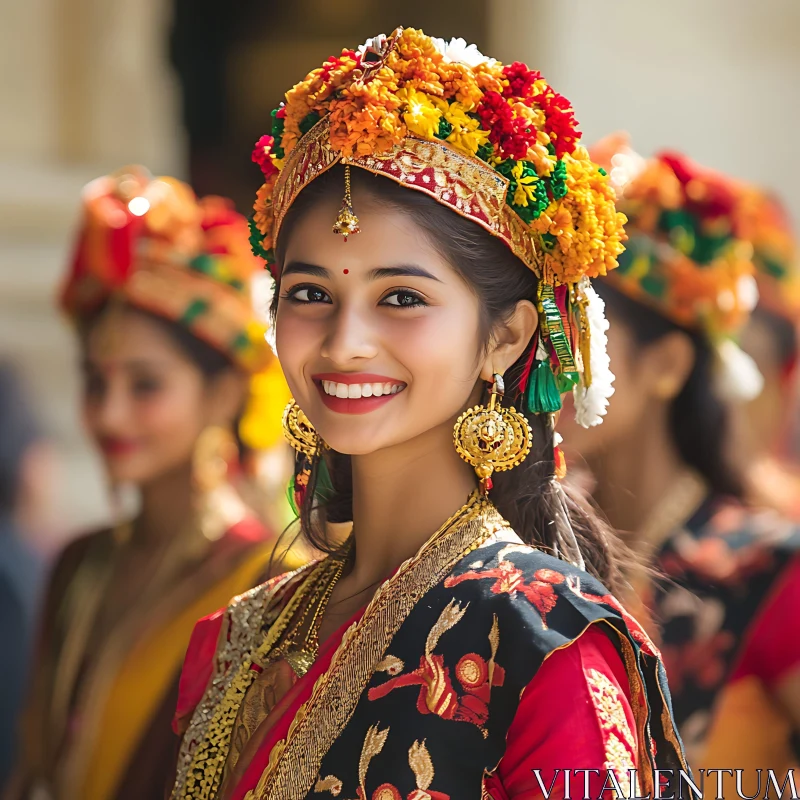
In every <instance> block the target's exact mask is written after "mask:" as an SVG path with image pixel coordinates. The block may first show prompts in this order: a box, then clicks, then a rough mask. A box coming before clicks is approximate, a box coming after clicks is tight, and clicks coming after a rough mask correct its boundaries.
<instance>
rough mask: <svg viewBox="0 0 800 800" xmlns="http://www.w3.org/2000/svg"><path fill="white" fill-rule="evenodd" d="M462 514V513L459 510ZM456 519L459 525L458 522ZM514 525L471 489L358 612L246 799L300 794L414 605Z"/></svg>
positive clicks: (290, 799)
mask: <svg viewBox="0 0 800 800" xmlns="http://www.w3.org/2000/svg"><path fill="white" fill-rule="evenodd" d="M462 514H463V516H461V515H462ZM453 526H455V527H453ZM504 530H509V528H508V523H507V522H506V521H505V520H504V519H503V518H502V517H501V516H500V514H499V513H498V512H497V510H496V509H495V508H494V506H493V505H491V503H489V501H487V500H484V499H483V498H481V497H479V496H476V495H473V498H472V500H471V502H470V504H469V505H468V506H467V507H466V508H465V509H462V511H461V512H460V514H459V515H457V516H456V517H455V518H452V519H450V520H448V521H447V522H446V523H445V525H443V526H442V528H441V529H440V531H439V532H438V533H437V534H435V535H434V536H433V537H432V538H431V539H430V540H428V542H427V543H426V544H425V545H423V547H422V548H421V549H420V551H419V552H418V553H417V554H416V555H415V556H414V557H413V558H411V559H409V560H408V561H406V562H405V563H404V564H402V565H401V566H400V568H399V570H398V571H397V572H396V573H395V574H394V575H393V576H392V577H391V578H389V580H387V581H386V582H385V583H384V584H383V585H382V586H381V587H380V588H379V589H378V591H377V592H376V593H375V595H374V597H373V598H372V600H371V602H370V603H369V605H368V606H367V609H366V611H365V612H364V615H363V616H362V617H361V619H360V620H359V621H358V622H356V623H354V624H353V625H352V626H351V627H350V628H349V629H348V630H347V631H346V632H345V634H344V636H343V638H342V641H341V644H340V645H339V647H338V648H337V650H336V652H335V653H334V655H333V659H332V661H331V664H330V667H329V668H328V670H327V671H326V672H325V673H323V674H322V675H321V676H320V677H319V678H318V679H317V682H316V684H315V685H314V688H313V690H312V692H311V697H310V698H309V699H308V700H307V701H306V703H304V704H303V706H301V708H300V709H299V710H298V712H297V715H296V716H295V718H294V720H293V721H292V724H291V726H290V728H289V731H288V733H287V736H286V739H285V740H282V741H280V742H278V743H277V744H276V745H275V747H274V748H273V750H272V752H271V753H270V757H269V764H268V765H267V768H266V769H265V770H264V772H263V773H262V775H261V778H260V780H259V782H258V785H257V786H256V788H255V790H253V791H250V792H248V793H247V795H246V796H245V800H303V798H305V797H306V796H307V794H308V792H309V790H310V789H311V787H312V786H313V785H314V781H315V780H316V777H317V773H318V771H319V767H320V764H321V762H322V759H323V757H324V756H325V754H326V753H327V752H328V750H330V748H331V746H332V744H333V742H334V741H335V740H336V738H337V737H338V736H339V734H340V733H341V731H342V730H343V729H344V727H345V725H346V724H347V722H348V720H349V719H350V717H351V716H352V714H353V712H354V711H355V708H356V705H357V703H358V701H359V699H360V697H361V695H362V693H363V691H364V689H365V687H366V686H367V684H368V683H369V680H370V678H371V677H372V674H373V672H374V670H375V665H376V664H377V663H378V662H379V661H380V660H381V658H382V657H383V655H384V653H385V651H386V649H387V647H388V646H389V644H390V643H391V641H392V639H393V637H394V636H395V634H396V633H397V631H398V629H399V628H400V626H401V625H402V623H403V622H404V621H405V619H406V617H407V616H408V614H409V613H410V611H411V610H412V609H413V607H414V606H415V604H416V603H417V602H419V600H420V599H421V598H422V597H423V596H424V595H425V593H426V592H428V591H429V590H430V589H431V588H433V587H434V586H435V585H436V584H437V583H439V582H440V581H441V580H442V579H443V578H444V577H445V576H446V575H447V574H448V573H449V572H450V570H451V569H452V568H453V566H454V565H455V564H456V563H458V561H459V560H460V559H461V558H463V557H464V555H465V554H466V553H469V552H471V551H472V550H474V549H476V548H477V547H479V546H481V545H482V544H484V543H485V542H487V541H488V540H489V539H491V538H492V537H493V536H496V535H498V534H500V533H501V532H502V531H504Z"/></svg>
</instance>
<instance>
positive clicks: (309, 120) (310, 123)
mask: <svg viewBox="0 0 800 800" xmlns="http://www.w3.org/2000/svg"><path fill="white" fill-rule="evenodd" d="M320 119H321V117H320V115H319V114H318V113H317V112H316V111H312V112H311V113H310V114H308V115H306V116H305V117H304V118H303V121H302V122H301V123H300V133H301V134H303V133H308V132H309V131H310V130H311V129H312V128H313V127H314V126H315V125H316V124H317V123H318V122H319V121H320ZM282 121H283V120H281V122H282Z"/></svg>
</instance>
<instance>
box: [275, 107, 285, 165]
mask: <svg viewBox="0 0 800 800" xmlns="http://www.w3.org/2000/svg"><path fill="white" fill-rule="evenodd" d="M279 111H280V108H275V109H273V111H272V114H271V116H272V131H271V134H272V138H273V139H275V144H274V146H273V148H272V152H273V153H274V154H275V158H283V157H284V156H285V155H286V153H285V152H284V150H283V148H282V147H281V142H282V141H283V128H284V125H285V123H284V121H283V120H282V119H281V118H280V117H279V116H278V112H279Z"/></svg>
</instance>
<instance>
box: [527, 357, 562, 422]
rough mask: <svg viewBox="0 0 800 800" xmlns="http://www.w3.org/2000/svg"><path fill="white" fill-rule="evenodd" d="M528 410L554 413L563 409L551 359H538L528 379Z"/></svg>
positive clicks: (534, 412) (536, 412)
mask: <svg viewBox="0 0 800 800" xmlns="http://www.w3.org/2000/svg"><path fill="white" fill-rule="evenodd" d="M527 394H528V397H527V404H528V411H530V412H531V413H532V414H554V413H555V412H556V411H560V410H561V394H560V393H559V391H558V386H557V385H556V376H555V375H553V370H552V368H551V366H550V362H549V361H538V360H537V361H536V364H535V366H534V368H533V369H532V370H531V374H530V378H529V379H528V392H527Z"/></svg>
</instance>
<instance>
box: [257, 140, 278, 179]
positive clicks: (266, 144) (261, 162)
mask: <svg viewBox="0 0 800 800" xmlns="http://www.w3.org/2000/svg"><path fill="white" fill-rule="evenodd" d="M274 145H275V140H274V139H273V138H272V137H271V136H270V135H269V134H264V135H263V136H262V137H261V138H260V139H259V140H258V141H257V142H256V146H255V148H254V150H253V162H254V163H256V164H258V166H259V167H261V171H262V172H263V173H264V178H269V176H270V175H274V174H275V173H276V172H277V171H278V170H277V168H276V166H275V164H273V163H272V159H271V158H270V154H271V153H272V148H273V146H274Z"/></svg>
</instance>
